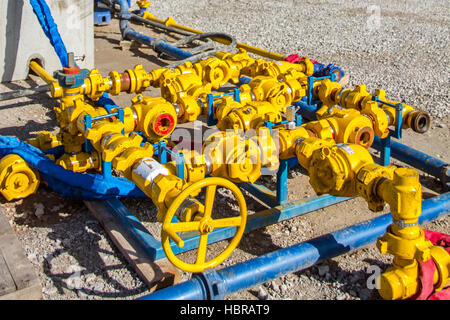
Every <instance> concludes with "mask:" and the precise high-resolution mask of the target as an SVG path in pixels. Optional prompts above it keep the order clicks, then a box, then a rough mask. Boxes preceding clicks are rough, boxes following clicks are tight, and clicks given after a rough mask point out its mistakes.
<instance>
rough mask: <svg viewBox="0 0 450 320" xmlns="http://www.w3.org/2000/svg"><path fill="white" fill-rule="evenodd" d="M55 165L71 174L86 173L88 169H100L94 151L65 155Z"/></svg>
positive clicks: (96, 154) (98, 158) (99, 163)
mask: <svg viewBox="0 0 450 320" xmlns="http://www.w3.org/2000/svg"><path fill="white" fill-rule="evenodd" d="M56 164H59V165H60V166H61V167H63V168H64V169H66V170H70V171H73V172H86V171H88V170H90V169H95V170H100V169H101V168H100V167H101V161H100V157H99V156H98V153H97V152H96V151H92V152H90V153H86V152H79V153H75V154H68V153H65V154H64V155H62V156H61V157H60V158H59V159H58V160H57V161H56Z"/></svg>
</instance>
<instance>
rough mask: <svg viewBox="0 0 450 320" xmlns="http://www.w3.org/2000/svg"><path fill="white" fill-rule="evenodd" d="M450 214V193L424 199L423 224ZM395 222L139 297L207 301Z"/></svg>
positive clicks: (388, 219)
mask: <svg viewBox="0 0 450 320" xmlns="http://www.w3.org/2000/svg"><path fill="white" fill-rule="evenodd" d="M449 213H450V192H447V193H444V194H442V195H439V196H437V197H434V198H431V199H428V200H425V201H423V202H422V214H421V216H420V218H419V223H420V224H425V223H428V222H430V221H433V220H435V219H438V218H442V217H444V216H446V215H448V214H449ZM391 223H392V214H391V213H388V214H385V215H382V216H380V217H377V218H375V219H371V220H368V221H366V222H362V223H359V224H356V225H353V226H350V227H348V228H344V229H341V230H339V231H335V232H332V233H329V234H326V235H323V236H321V237H318V238H314V239H312V240H309V241H305V242H302V243H299V244H296V245H294V246H291V247H289V248H285V249H280V250H277V251H274V252H271V253H268V254H266V255H263V256H260V257H257V258H254V259H251V260H249V261H246V262H242V263H239V264H236V265H233V266H231V267H227V268H225V269H222V270H217V271H216V270H210V271H207V272H202V273H200V274H194V276H193V277H192V279H191V280H189V281H186V282H183V283H180V284H178V285H175V286H172V287H169V288H165V289H162V290H159V291H157V292H155V293H152V294H150V295H147V296H144V297H141V298H140V299H139V300H181V299H190V300H206V299H223V298H224V297H225V296H226V295H229V294H231V293H234V292H238V291H241V290H244V289H248V288H251V287H253V286H256V285H258V284H261V283H264V282H267V281H271V280H273V279H276V278H279V277H281V276H283V275H286V274H289V273H292V272H295V271H298V270H303V269H306V268H309V267H311V266H313V265H314V264H317V263H319V262H321V261H324V260H327V259H331V258H334V257H336V256H339V255H342V254H345V253H348V252H350V251H353V250H356V249H359V248H362V247H365V246H367V245H369V244H372V243H374V242H375V241H376V240H377V239H378V238H379V237H381V236H382V235H383V234H384V233H385V232H386V229H387V227H388V226H389V225H391Z"/></svg>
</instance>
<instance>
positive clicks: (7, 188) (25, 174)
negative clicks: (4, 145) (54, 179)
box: [0, 154, 39, 201]
mask: <svg viewBox="0 0 450 320" xmlns="http://www.w3.org/2000/svg"><path fill="white" fill-rule="evenodd" d="M38 187H39V173H38V172H37V171H36V170H35V169H33V168H31V167H30V166H29V165H28V164H27V163H26V162H25V160H23V159H22V158H21V157H20V156H18V155H15V154H9V155H7V156H4V157H3V158H2V159H1V160H0V193H1V194H2V195H3V197H5V199H6V200H7V201H12V200H16V199H22V198H26V197H28V196H29V195H31V194H34V193H35V192H36V190H37V189H38Z"/></svg>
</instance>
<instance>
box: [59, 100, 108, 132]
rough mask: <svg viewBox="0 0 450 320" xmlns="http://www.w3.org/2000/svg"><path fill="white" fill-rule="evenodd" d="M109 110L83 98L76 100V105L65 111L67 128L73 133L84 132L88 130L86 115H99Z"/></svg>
mask: <svg viewBox="0 0 450 320" xmlns="http://www.w3.org/2000/svg"><path fill="white" fill-rule="evenodd" d="M107 113H108V111H106V109H104V108H95V107H93V106H92V105H90V104H89V103H86V102H84V101H81V100H77V101H76V102H75V107H73V108H72V107H71V108H68V109H67V110H66V111H65V119H64V121H67V128H66V130H67V131H68V132H69V133H71V134H77V133H78V132H84V131H85V130H86V128H85V123H84V117H85V116H86V115H90V116H91V117H98V116H103V115H106V114H107Z"/></svg>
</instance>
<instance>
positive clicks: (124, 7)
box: [113, 0, 193, 60]
mask: <svg viewBox="0 0 450 320" xmlns="http://www.w3.org/2000/svg"><path fill="white" fill-rule="evenodd" d="M113 2H114V3H117V4H119V6H120V13H119V18H120V31H121V32H122V37H123V38H124V39H128V40H135V41H138V42H140V43H142V44H145V45H148V46H150V47H152V48H153V49H154V50H155V51H157V52H162V53H165V54H167V55H169V56H171V57H173V58H175V59H178V60H183V59H187V58H190V57H192V56H193V54H192V53H190V52H188V51H185V50H182V49H180V48H177V47H175V46H172V45H170V44H168V43H167V42H165V41H163V40H159V39H156V38H152V37H149V36H146V35H143V34H141V33H139V32H136V31H135V30H134V29H133V28H131V27H130V26H129V25H128V20H130V18H131V13H130V12H129V10H130V6H129V5H128V2H127V1H126V0H113Z"/></svg>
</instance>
